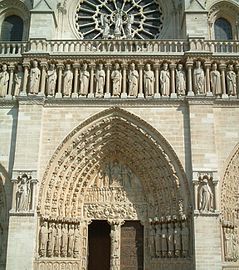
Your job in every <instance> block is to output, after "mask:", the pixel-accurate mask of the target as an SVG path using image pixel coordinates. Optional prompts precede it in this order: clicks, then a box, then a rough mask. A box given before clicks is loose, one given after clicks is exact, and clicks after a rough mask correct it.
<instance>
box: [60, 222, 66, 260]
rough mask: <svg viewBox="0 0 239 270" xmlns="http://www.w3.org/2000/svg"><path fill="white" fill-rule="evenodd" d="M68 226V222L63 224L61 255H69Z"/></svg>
mask: <svg viewBox="0 0 239 270" xmlns="http://www.w3.org/2000/svg"><path fill="white" fill-rule="evenodd" d="M67 243H68V228H67V224H62V228H61V256H62V257H67Z"/></svg>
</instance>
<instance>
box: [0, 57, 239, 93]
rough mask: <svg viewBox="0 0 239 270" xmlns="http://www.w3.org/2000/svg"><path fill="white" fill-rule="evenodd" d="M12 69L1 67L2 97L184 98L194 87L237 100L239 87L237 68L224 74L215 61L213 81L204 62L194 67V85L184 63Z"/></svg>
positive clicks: (195, 91) (51, 66)
mask: <svg viewBox="0 0 239 270" xmlns="http://www.w3.org/2000/svg"><path fill="white" fill-rule="evenodd" d="M41 66H42V65H41ZM175 67H176V68H175ZM9 69H10V67H8V65H7V64H2V68H1V71H0V98H1V97H6V96H10V97H11V96H19V95H27V94H28V95H42V96H47V97H54V96H55V97H62V96H63V97H91V98H92V97H96V98H102V97H153V96H154V97H156V96H159V97H160V96H164V97H169V96H171V95H172V94H174V95H176V96H185V95H187V94H188V93H187V88H188V87H187V86H188V85H189V84H190V83H192V86H193V94H195V95H207V94H208V93H209V94H210V95H214V96H216V97H221V96H222V95H228V96H236V95H237V84H238V81H237V74H236V72H235V69H234V65H233V64H228V67H227V69H226V72H225V70H224V71H219V67H218V64H217V63H212V65H211V69H210V76H209V80H210V81H209V82H208V80H207V76H206V72H205V67H204V66H203V64H202V62H201V61H199V60H197V61H195V64H194V68H193V72H192V82H189V80H191V79H190V78H188V73H187V72H186V71H185V68H184V65H183V64H182V63H178V64H177V66H174V67H173V68H172V67H171V65H170V64H168V63H167V62H164V63H163V64H162V65H161V66H160V67H158V68H155V65H153V64H152V63H146V64H145V65H144V67H143V68H142V67H139V66H137V65H136V64H135V63H134V62H131V63H129V65H127V66H125V65H120V63H117V62H116V63H114V64H113V65H110V66H109V65H104V64H103V63H99V64H97V65H95V66H94V68H92V66H90V67H89V65H88V64H87V63H83V64H82V65H81V66H80V65H78V66H77V67H76V66H75V65H71V64H69V63H67V64H65V65H61V68H59V66H58V68H57V66H56V64H54V63H48V64H47V65H46V66H44V68H43V67H42V68H40V65H39V63H38V61H36V60H33V61H32V63H31V66H29V67H26V66H25V68H23V66H22V65H21V64H18V65H17V66H16V67H15V68H12V67H11V71H10V70H9ZM11 76H12V78H11Z"/></svg>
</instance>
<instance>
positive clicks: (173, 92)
mask: <svg viewBox="0 0 239 270" xmlns="http://www.w3.org/2000/svg"><path fill="white" fill-rule="evenodd" d="M169 67H170V73H171V95H170V97H171V98H177V93H175V68H176V64H175V63H172V64H170V65H169Z"/></svg>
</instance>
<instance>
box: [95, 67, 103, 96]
mask: <svg viewBox="0 0 239 270" xmlns="http://www.w3.org/2000/svg"><path fill="white" fill-rule="evenodd" d="M95 81H96V93H95V96H96V97H103V95H104V88H105V71H104V69H103V64H99V66H98V69H97V70H96V73H95Z"/></svg>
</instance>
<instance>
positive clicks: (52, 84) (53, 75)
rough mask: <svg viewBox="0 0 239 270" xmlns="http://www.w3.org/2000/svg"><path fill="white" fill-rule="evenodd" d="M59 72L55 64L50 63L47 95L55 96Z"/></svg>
mask: <svg viewBox="0 0 239 270" xmlns="http://www.w3.org/2000/svg"><path fill="white" fill-rule="evenodd" d="M56 80H57V72H56V68H55V64H50V66H49V69H48V71H47V82H46V92H47V96H54V95H55V89H56Z"/></svg>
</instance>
